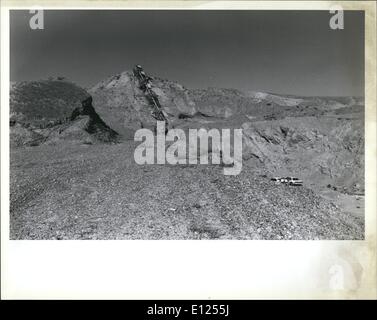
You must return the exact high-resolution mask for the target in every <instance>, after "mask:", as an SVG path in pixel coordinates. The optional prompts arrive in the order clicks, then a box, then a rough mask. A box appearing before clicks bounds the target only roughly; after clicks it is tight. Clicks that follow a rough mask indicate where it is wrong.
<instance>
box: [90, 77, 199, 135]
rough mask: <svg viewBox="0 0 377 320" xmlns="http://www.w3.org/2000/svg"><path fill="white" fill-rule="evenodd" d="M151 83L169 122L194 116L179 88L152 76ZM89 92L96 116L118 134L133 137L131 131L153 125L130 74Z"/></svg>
mask: <svg viewBox="0 0 377 320" xmlns="http://www.w3.org/2000/svg"><path fill="white" fill-rule="evenodd" d="M152 82H153V88H152V90H153V91H154V92H155V94H156V95H157V97H158V99H159V101H160V103H161V105H162V106H163V108H164V111H165V112H166V113H167V115H168V117H169V120H170V121H171V122H174V121H176V120H178V119H179V118H182V117H185V116H192V115H194V114H195V113H196V108H195V103H194V101H192V99H191V97H190V95H189V90H187V89H186V88H184V87H183V86H182V85H180V84H178V83H176V82H172V81H168V80H162V79H160V78H158V77H152ZM89 93H90V94H91V95H92V97H93V101H94V105H95V106H96V110H97V112H98V113H99V115H100V116H101V117H102V118H103V119H104V121H105V122H106V123H108V124H109V125H110V126H111V127H112V128H114V129H115V130H116V131H118V132H119V133H121V134H123V135H130V136H131V137H133V130H134V129H138V128H141V127H149V126H150V127H153V126H154V123H155V119H154V118H153V117H152V115H151V108H150V106H149V104H148V101H147V99H146V97H145V94H144V93H143V92H142V91H141V90H140V88H139V83H138V80H137V78H136V77H135V76H134V75H133V74H132V72H129V71H125V72H122V73H120V74H118V75H115V76H112V77H109V78H107V79H105V80H103V81H101V82H100V83H98V84H97V85H95V86H94V87H92V88H91V89H89Z"/></svg>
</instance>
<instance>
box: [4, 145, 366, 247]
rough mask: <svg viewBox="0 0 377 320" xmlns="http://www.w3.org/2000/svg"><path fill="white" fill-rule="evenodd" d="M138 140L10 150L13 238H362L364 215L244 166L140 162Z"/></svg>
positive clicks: (11, 228)
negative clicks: (234, 169)
mask: <svg viewBox="0 0 377 320" xmlns="http://www.w3.org/2000/svg"><path fill="white" fill-rule="evenodd" d="M134 148H135V144H134V142H133V141H126V142H123V143H120V144H115V145H104V144H103V145H101V144H98V145H65V144H64V145H63V144H62V145H59V146H48V145H41V146H38V147H32V148H31V147H30V148H23V149H14V150H12V151H11V167H10V168H11V171H10V181H11V185H10V192H11V195H10V200H11V202H10V222H11V223H10V238H11V239H60V240H63V239H276V240H278V239H363V238H364V222H363V219H361V218H358V217H355V216H353V215H350V214H346V213H342V212H341V211H340V210H339V208H338V207H337V206H335V205H334V204H333V203H331V202H330V201H328V200H325V199H323V198H321V197H319V196H318V195H316V194H315V193H314V192H313V191H312V190H310V189H307V188H305V187H289V186H283V185H275V184H274V183H272V182H271V181H269V178H268V177H266V176H263V175H262V174H261V172H258V171H256V170H254V169H253V168H252V167H248V166H247V164H246V163H244V167H243V170H242V172H241V174H240V175H238V176H224V175H223V172H222V169H223V168H222V167H221V166H218V165H186V166H184V165H177V166H171V165H143V166H140V165H137V164H136V163H135V162H134V159H133V151H134Z"/></svg>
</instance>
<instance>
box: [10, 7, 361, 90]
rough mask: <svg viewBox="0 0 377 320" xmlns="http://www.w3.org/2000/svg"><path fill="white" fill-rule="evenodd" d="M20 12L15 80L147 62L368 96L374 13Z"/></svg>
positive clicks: (219, 79)
mask: <svg viewBox="0 0 377 320" xmlns="http://www.w3.org/2000/svg"><path fill="white" fill-rule="evenodd" d="M31 16H32V15H31V14H29V13H28V11H12V12H11V16H10V18H11V19H10V24H11V34H10V35H11V48H10V49H11V81H21V80H37V79H43V78H47V77H48V76H57V75H62V76H66V77H67V78H68V79H70V80H72V81H73V82H76V83H77V84H79V85H82V86H84V87H88V86H91V85H94V84H96V83H97V82H99V81H101V80H102V79H104V78H105V77H107V76H110V75H113V74H117V73H120V72H122V71H124V70H131V69H132V67H133V65H134V64H136V63H139V64H141V65H143V67H144V69H145V71H146V72H147V73H149V74H152V75H156V76H160V77H162V78H166V79H169V80H175V81H178V82H180V83H182V84H183V85H185V86H186V87H188V88H206V87H224V88H237V89H241V90H255V91H268V92H275V93H286V94H298V95H324V96H326V95H329V96H341V95H363V94H364V14H363V12H360V11H352V12H351V11H348V12H346V13H345V20H344V22H345V24H344V30H332V29H330V27H329V19H330V17H331V14H330V13H329V12H328V11H279V12H278V11H104V10H101V11H95V10H92V11H91V10H87V11H74V10H72V11H45V18H44V20H45V21H44V25H45V29H44V30H31V29H30V28H29V19H30V17H31Z"/></svg>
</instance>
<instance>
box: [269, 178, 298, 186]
mask: <svg viewBox="0 0 377 320" xmlns="http://www.w3.org/2000/svg"><path fill="white" fill-rule="evenodd" d="M271 181H275V182H276V183H284V184H288V185H290V186H302V185H303V181H302V180H300V179H299V178H294V177H273V178H271Z"/></svg>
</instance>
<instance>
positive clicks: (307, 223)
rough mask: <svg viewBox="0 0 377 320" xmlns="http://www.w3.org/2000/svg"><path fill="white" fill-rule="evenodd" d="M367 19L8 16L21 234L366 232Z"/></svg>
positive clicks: (237, 14) (15, 208)
mask: <svg viewBox="0 0 377 320" xmlns="http://www.w3.org/2000/svg"><path fill="white" fill-rule="evenodd" d="M364 18H365V16H364V11H358V10H348V11H344V12H343V11H335V12H334V13H331V12H329V11H326V10H311V11H299V10H285V11H278V10H245V11H242V10H226V11H224V10H200V11H195V10H34V11H32V12H31V11H29V10H11V11H10V15H9V27H10V29H9V30H10V33H9V40H10V48H9V57H10V92H9V140H10V141H9V143H10V156H9V157H10V164H9V168H10V169H9V170H10V178H9V179H10V181H9V182H10V190H9V193H10V200H9V201H10V203H9V239H11V240H363V239H364V235H365V202H364V196H365V179H364V177H365V163H364V161H365V159H364V158H365V157H364V152H365V139H364V131H365V128H364V117H365V96H364V90H365V83H364V81H365V78H364V73H365V69H364V68H365V67H364V65H365V59H364V56H365V52H364V45H365V43H364V22H365V21H364Z"/></svg>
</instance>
